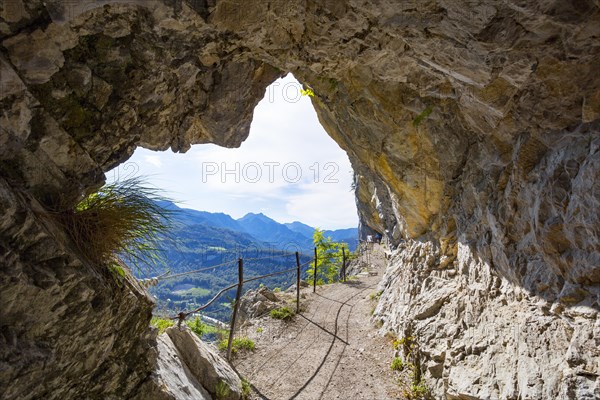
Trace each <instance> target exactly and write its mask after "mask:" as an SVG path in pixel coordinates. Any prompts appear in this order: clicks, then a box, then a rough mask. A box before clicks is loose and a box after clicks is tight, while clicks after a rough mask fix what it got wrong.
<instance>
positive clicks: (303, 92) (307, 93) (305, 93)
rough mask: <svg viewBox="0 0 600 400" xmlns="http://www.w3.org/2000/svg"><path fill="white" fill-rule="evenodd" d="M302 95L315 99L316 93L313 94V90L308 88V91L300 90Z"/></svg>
mask: <svg viewBox="0 0 600 400" xmlns="http://www.w3.org/2000/svg"><path fill="white" fill-rule="evenodd" d="M300 94H301V95H302V96H308V97H314V95H315V92H313V90H312V89H311V88H307V89H300Z"/></svg>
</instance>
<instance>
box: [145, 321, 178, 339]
mask: <svg viewBox="0 0 600 400" xmlns="http://www.w3.org/2000/svg"><path fill="white" fill-rule="evenodd" d="M150 325H152V326H153V327H155V328H157V329H158V334H159V335H160V334H161V333H163V332H164V331H165V329H167V328H168V327H170V326H173V325H175V323H174V322H173V321H172V320H170V319H164V318H160V317H152V319H151V320H150Z"/></svg>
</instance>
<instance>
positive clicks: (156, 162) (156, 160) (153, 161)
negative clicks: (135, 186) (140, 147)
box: [144, 155, 162, 168]
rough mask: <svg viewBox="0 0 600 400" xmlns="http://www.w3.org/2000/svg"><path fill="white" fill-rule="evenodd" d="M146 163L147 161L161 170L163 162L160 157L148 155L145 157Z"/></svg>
mask: <svg viewBox="0 0 600 400" xmlns="http://www.w3.org/2000/svg"><path fill="white" fill-rule="evenodd" d="M144 161H146V162H147V163H149V164H152V165H154V166H155V167H156V168H160V167H161V166H162V161H161V160H160V157H159V156H157V155H146V156H144Z"/></svg>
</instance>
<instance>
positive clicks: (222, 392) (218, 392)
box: [215, 381, 231, 400]
mask: <svg viewBox="0 0 600 400" xmlns="http://www.w3.org/2000/svg"><path fill="white" fill-rule="evenodd" d="M230 392H231V389H229V386H227V384H226V383H225V382H224V381H219V382H218V383H217V384H216V385H215V398H216V399H217V400H223V399H225V398H227V396H229V393H230Z"/></svg>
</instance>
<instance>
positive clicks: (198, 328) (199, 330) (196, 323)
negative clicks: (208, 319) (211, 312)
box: [187, 317, 209, 339]
mask: <svg viewBox="0 0 600 400" xmlns="http://www.w3.org/2000/svg"><path fill="white" fill-rule="evenodd" d="M187 325H188V326H189V327H190V329H191V331H192V332H194V333H195V334H196V335H197V336H198V337H199V338H200V339H202V336H203V335H204V334H205V333H209V329H208V326H207V325H206V324H203V323H202V319H201V318H200V317H196V318H195V319H194V320H193V321H188V323H187Z"/></svg>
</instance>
